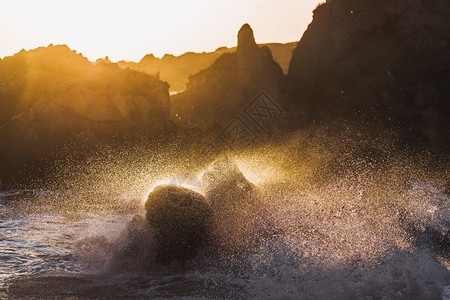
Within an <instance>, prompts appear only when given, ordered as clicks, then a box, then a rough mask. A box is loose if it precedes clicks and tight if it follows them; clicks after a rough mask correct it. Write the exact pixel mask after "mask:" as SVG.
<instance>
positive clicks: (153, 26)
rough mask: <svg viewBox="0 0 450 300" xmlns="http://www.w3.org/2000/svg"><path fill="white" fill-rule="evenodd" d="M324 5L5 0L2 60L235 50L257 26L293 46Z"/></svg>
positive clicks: (264, 35)
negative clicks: (59, 48) (69, 52)
mask: <svg viewBox="0 0 450 300" xmlns="http://www.w3.org/2000/svg"><path fill="white" fill-rule="evenodd" d="M318 3H319V1H317V0H302V1H298V0H281V1H274V0H272V1H258V0H246V1H239V0H229V1H218V0H212V1H211V0H209V1H206V0H191V1H181V0H169V1H142V0H129V1H104V0H98V1H87V0H80V1H56V0H44V1H32V0H21V1H13V0H0V7H1V9H0V57H2V58H3V57H4V56H9V55H12V54H14V53H16V52H18V51H20V50H21V49H26V50H29V49H33V48H36V47H40V46H47V45H48V44H51V43H52V44H67V45H68V46H69V47H70V48H71V49H74V50H77V51H78V52H81V53H82V54H83V55H84V56H86V57H88V58H89V59H90V60H95V59H97V58H100V57H105V56H109V58H110V59H111V60H112V61H118V60H132V61H138V60H140V59H141V58H142V57H143V56H144V55H145V54H148V53H153V54H155V55H156V56H162V55H164V54H165V53H171V54H175V55H179V54H182V53H184V52H187V51H195V52H199V51H200V52H201V51H214V50H215V49H216V48H218V47H220V46H235V44H236V33H237V31H238V30H239V28H240V26H241V25H242V24H244V23H249V24H250V25H251V26H252V28H253V29H254V31H255V38H256V41H257V42H258V43H267V42H293V41H297V40H299V39H300V37H301V35H302V34H303V32H304V31H305V29H306V28H307V25H308V24H309V23H310V21H311V17H312V10H313V9H314V8H315V6H317V4H318Z"/></svg>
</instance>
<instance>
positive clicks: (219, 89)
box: [171, 24, 284, 127]
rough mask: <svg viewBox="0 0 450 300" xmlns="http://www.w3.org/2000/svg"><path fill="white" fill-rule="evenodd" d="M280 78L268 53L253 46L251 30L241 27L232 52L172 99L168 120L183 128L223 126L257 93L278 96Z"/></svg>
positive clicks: (200, 74) (197, 76) (280, 74)
mask: <svg viewBox="0 0 450 300" xmlns="http://www.w3.org/2000/svg"><path fill="white" fill-rule="evenodd" d="M283 79H284V75H283V71H282V70H281V68H280V66H279V65H278V64H277V63H276V62H275V61H274V60H273V58H272V54H271V52H270V50H269V49H268V48H267V47H259V46H258V45H257V44H256V43H255V39H254V37H253V31H252V29H251V28H250V26H249V25H248V24H245V25H244V26H243V27H242V28H241V30H240V31H239V35H238V46H237V50H236V52H235V53H226V54H223V55H222V56H220V57H219V58H218V59H217V60H216V61H215V62H214V64H212V65H211V66H210V67H209V68H208V69H206V70H203V71H201V72H199V73H198V74H196V75H193V76H192V77H190V79H189V83H188V85H187V90H186V91H185V92H183V93H180V94H177V95H174V96H172V99H171V118H172V119H173V120H174V121H175V122H178V123H180V124H182V125H185V126H190V125H196V126H198V125H200V126H204V127H208V126H211V125H212V124H214V123H217V124H218V125H220V126H222V127H223V126H226V125H227V124H228V123H229V122H231V121H232V120H233V119H234V118H235V117H236V116H237V115H238V114H239V113H240V112H241V111H243V110H244V108H245V107H246V106H247V105H248V104H249V103H250V102H251V101H252V100H253V98H254V97H255V96H257V94H258V93H259V92H260V91H265V92H266V93H268V94H270V95H272V96H275V95H279V94H280V86H281V84H282V81H283Z"/></svg>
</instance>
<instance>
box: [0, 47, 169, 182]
mask: <svg viewBox="0 0 450 300" xmlns="http://www.w3.org/2000/svg"><path fill="white" fill-rule="evenodd" d="M0 96H1V97H0V105H1V106H2V108H5V109H2V110H0V121H1V123H0V160H1V161H2V165H1V169H2V170H0V173H1V174H5V173H8V172H9V170H8V169H16V170H20V169H21V168H22V167H23V165H26V164H27V163H33V162H36V161H37V160H45V159H47V158H49V157H54V155H55V153H54V152H55V151H59V150H57V149H64V148H65V146H66V145H69V144H70V145H72V149H82V148H91V147H95V145H97V144H99V143H108V142H111V141H112V140H117V139H120V138H127V139H130V138H133V137H136V138H139V137H141V136H151V135H155V134H160V133H161V129H163V128H165V127H167V126H168V125H169V123H170V122H169V110H170V107H169V93H168V84H167V83H165V82H162V81H160V80H158V79H156V78H155V77H153V76H150V75H146V74H143V73H139V72H135V71H131V70H123V69H120V68H119V67H118V66H117V65H115V64H104V63H101V64H98V65H96V66H94V65H92V64H91V63H90V62H89V61H88V60H87V59H86V58H84V57H82V56H81V55H80V54H76V53H75V51H71V50H70V49H69V48H68V47H67V46H52V45H50V46H49V47H47V48H38V49H35V50H31V51H22V52H20V53H18V54H16V55H14V56H12V57H7V58H5V59H3V60H2V61H1V62H0ZM19 163H20V164H21V165H19ZM1 174H0V175H1Z"/></svg>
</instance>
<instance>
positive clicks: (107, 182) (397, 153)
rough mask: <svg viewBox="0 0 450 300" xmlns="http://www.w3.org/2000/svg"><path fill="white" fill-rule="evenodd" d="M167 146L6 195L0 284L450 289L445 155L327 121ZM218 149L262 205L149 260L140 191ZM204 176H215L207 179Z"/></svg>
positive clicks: (141, 293) (181, 290)
mask: <svg viewBox="0 0 450 300" xmlns="http://www.w3.org/2000/svg"><path fill="white" fill-rule="evenodd" d="M380 136H381V134H380V135H379V136H378V137H380ZM173 152H178V153H179V152H182V153H183V154H185V155H182V154H179V156H175V155H173ZM173 152H167V153H166V154H164V155H163V154H159V155H155V154H152V153H148V152H145V151H140V150H136V151H135V152H134V153H133V152H126V153H122V154H121V155H117V153H116V154H114V155H112V154H111V155H109V156H108V155H103V156H102V157H103V158H102V159H99V160H93V161H89V162H88V163H86V165H77V166H67V168H69V169H70V168H71V169H72V170H78V171H73V176H72V177H71V178H69V179H66V180H65V181H64V182H62V181H61V182H60V181H58V180H57V179H56V180H55V184H54V186H53V188H52V189H51V190H52V192H45V193H44V192H42V191H36V190H33V191H28V192H26V191H16V192H8V193H3V194H2V195H1V198H0V201H1V202H0V203H1V207H0V215H1V216H2V218H1V220H2V221H1V223H0V226H1V235H2V237H1V239H0V251H1V259H2V261H3V262H4V263H5V267H2V273H3V274H6V275H2V277H1V280H2V282H3V287H4V289H5V291H6V292H4V293H9V294H8V295H10V296H12V297H13V298H14V297H16V298H23V297H27V296H28V297H29V296H30V295H33V293H34V294H35V295H36V293H37V295H44V294H39V293H45V291H44V290H42V288H46V289H47V290H52V291H53V292H54V293H55V294H56V295H60V297H61V298H64V297H69V296H71V297H74V298H77V297H78V298H98V297H108V298H121V297H122V298H123V297H126V298H139V297H141V298H146V297H149V298H157V297H161V298H169V297H176V298H179V297H185V298H252V299H260V298H265V299H440V298H441V299H446V298H445V297H447V298H448V287H447V288H445V287H446V286H449V285H450V272H449V260H450V257H449V253H448V249H449V248H448V233H449V230H450V201H449V196H448V194H446V193H445V191H444V187H445V184H446V182H445V180H446V177H445V176H448V174H446V170H448V160H446V159H435V158H433V156H432V155H431V154H429V153H426V152H423V153H422V152H420V151H414V152H413V151H410V150H408V149H406V148H405V147H402V145H399V144H398V143H397V142H396V141H395V139H390V138H389V137H386V135H385V134H384V133H383V138H382V139H381V138H377V135H375V136H373V135H370V134H366V133H363V132H361V131H359V132H353V131H350V130H343V131H341V133H340V134H335V132H332V130H329V129H324V128H317V129H314V130H304V131H297V132H296V133H294V134H291V135H290V136H288V137H286V138H285V139H282V140H278V141H276V142H274V141H271V142H265V141H261V143H260V144H259V145H255V146H254V147H251V148H248V149H246V150H243V151H226V152H222V153H217V154H216V155H215V156H212V157H204V158H203V161H200V160H198V159H197V157H196V155H197V156H198V155H199V154H198V151H193V152H189V151H185V149H180V148H178V149H176V150H175V151H173ZM225 154H226V155H227V156H228V158H229V159H230V160H232V161H233V162H235V163H236V165H237V166H238V168H239V170H240V171H242V173H243V174H244V176H245V177H246V179H247V180H249V181H250V182H252V183H253V184H255V185H256V186H257V187H258V191H259V193H260V194H259V195H260V197H261V202H260V203H258V204H257V206H251V207H246V206H245V205H244V206H243V208H242V209H241V210H240V211H236V212H233V213H234V215H235V216H234V217H233V216H231V217H227V218H222V219H220V218H218V219H217V220H218V221H217V223H216V225H217V227H220V228H223V229H226V230H222V231H220V233H217V234H218V235H220V236H219V237H218V238H220V241H221V243H222V244H221V245H222V247H223V248H224V249H226V251H225V250H223V249H222V250H223V251H221V249H214V250H211V249H207V248H206V249H204V250H202V251H201V252H200V253H199V254H198V255H197V256H196V257H195V258H194V259H192V260H189V261H187V262H186V264H185V265H183V264H181V263H177V262H173V263H172V264H169V265H165V266H163V265H160V264H158V263H157V262H156V261H155V249H156V241H155V239H154V233H155V230H154V229H153V228H151V227H150V226H149V225H148V223H147V221H146V220H145V216H144V214H145V211H144V205H143V204H144V201H145V200H146V197H147V195H148V193H149V192H150V191H151V190H152V189H153V188H154V187H155V186H156V185H157V184H163V183H170V180H171V178H173V176H175V175H177V174H181V173H189V174H193V175H194V176H197V177H198V178H200V176H201V174H202V173H204V172H205V171H206V172H207V171H208V168H209V167H210V166H211V164H212V163H213V162H214V161H216V160H217V159H220V157H223V155H225ZM203 162H205V163H203ZM59 178H63V177H62V176H61V177H59ZM237 184H238V186H239V184H240V183H239V182H238V183H237ZM214 185H220V182H216V183H214V184H213V185H212V186H209V188H214ZM94 191H95V193H94ZM203 192H204V193H207V191H203ZM14 193H16V194H14ZM25 198H27V199H25ZM250 225H251V226H250ZM255 227H256V229H254V228H255ZM257 227H264V228H263V229H265V228H267V227H270V229H269V230H259V229H258V228H257ZM243 228H244V229H247V228H252V229H251V230H250V229H249V230H248V231H246V230H244V229H243ZM237 232H238V233H237ZM239 238H240V239H241V240H239ZM445 239H447V240H445ZM445 243H447V244H445ZM445 245H447V246H446V247H445ZM17 249H20V250H17ZM1 288H2V286H0V290H1ZM445 289H447V292H446V290H445ZM62 291H66V292H67V291H69V292H71V293H72V294H67V293H66V292H62ZM65 293H66V294H65ZM446 293H447V296H445V294H446ZM0 295H1V293H0Z"/></svg>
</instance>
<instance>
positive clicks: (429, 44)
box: [288, 0, 450, 142]
mask: <svg viewBox="0 0 450 300" xmlns="http://www.w3.org/2000/svg"><path fill="white" fill-rule="evenodd" d="M449 43H450V2H448V1H446V0H428V1H425V0H423V1H421V0H389V1H388V0H369V1H366V0H332V1H330V0H329V1H326V3H324V4H322V5H320V6H318V7H317V8H316V10H315V11H314V18H313V22H312V23H311V24H310V25H309V27H308V30H307V31H306V32H305V33H304V35H303V37H302V39H301V41H300V42H299V44H298V46H297V48H296V49H295V51H294V53H293V57H292V61H291V64H290V69H289V73H288V84H289V89H290V91H291V101H293V102H295V103H296V104H297V105H298V109H299V110H301V111H303V113H304V115H303V118H305V119H307V120H309V121H311V120H320V119H327V118H330V117H336V116H346V117H348V116H355V115H360V114H365V115H369V116H370V117H371V118H376V119H378V120H381V121H382V122H383V123H384V124H388V125H391V126H398V125H400V127H401V128H403V130H404V132H405V133H408V134H409V133H412V134H413V135H419V136H423V137H426V138H427V139H428V140H435V141H438V140H440V141H441V142H445V141H446V140H447V141H448V140H449V134H448V132H449V130H450V126H449V125H450V124H449V123H450V118H449V117H448V116H449V112H450V101H449V100H450V85H449V84H448V83H449V82H450V47H449Z"/></svg>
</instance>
